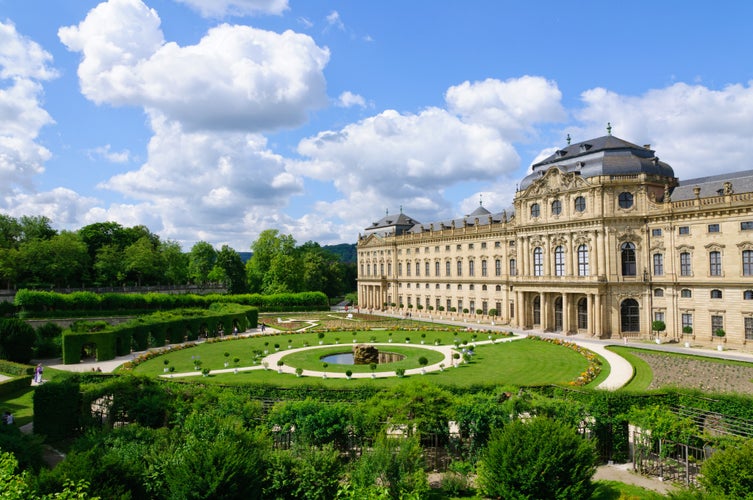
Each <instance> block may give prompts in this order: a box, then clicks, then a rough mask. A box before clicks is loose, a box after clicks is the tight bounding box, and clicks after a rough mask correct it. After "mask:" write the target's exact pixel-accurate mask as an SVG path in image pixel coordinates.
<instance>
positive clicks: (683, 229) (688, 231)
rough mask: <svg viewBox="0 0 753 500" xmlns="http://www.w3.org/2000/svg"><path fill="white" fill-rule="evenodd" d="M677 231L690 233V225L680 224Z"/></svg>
mask: <svg viewBox="0 0 753 500" xmlns="http://www.w3.org/2000/svg"><path fill="white" fill-rule="evenodd" d="M677 231H678V233H679V234H690V226H680V227H678V228H677Z"/></svg>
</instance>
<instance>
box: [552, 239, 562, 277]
mask: <svg viewBox="0 0 753 500" xmlns="http://www.w3.org/2000/svg"><path fill="white" fill-rule="evenodd" d="M554 275H555V276H564V275H565V249H564V248H562V246H561V245H560V246H558V247H556V248H555V249H554Z"/></svg>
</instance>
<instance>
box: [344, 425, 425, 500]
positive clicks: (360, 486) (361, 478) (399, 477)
mask: <svg viewBox="0 0 753 500" xmlns="http://www.w3.org/2000/svg"><path fill="white" fill-rule="evenodd" d="M351 486H352V488H353V490H352V492H351V495H350V496H349V497H348V498H353V499H360V498H425V497H426V495H427V494H428V492H429V484H428V481H427V479H426V473H425V472H424V460H423V450H422V448H421V444H420V442H419V440H418V438H416V437H415V436H414V437H411V438H406V439H390V438H385V437H382V438H380V439H378V440H377V441H376V442H375V443H374V446H373V447H372V448H371V449H370V450H368V451H365V452H364V453H363V455H361V459H360V460H359V461H358V462H357V463H356V465H355V467H354V470H353V472H352V474H351Z"/></svg>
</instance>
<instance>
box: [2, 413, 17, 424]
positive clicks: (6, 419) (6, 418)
mask: <svg viewBox="0 0 753 500" xmlns="http://www.w3.org/2000/svg"><path fill="white" fill-rule="evenodd" d="M14 422H15V420H14V419H13V414H12V413H11V412H10V411H7V410H6V411H5V413H3V423H4V424H6V425H13V423H14Z"/></svg>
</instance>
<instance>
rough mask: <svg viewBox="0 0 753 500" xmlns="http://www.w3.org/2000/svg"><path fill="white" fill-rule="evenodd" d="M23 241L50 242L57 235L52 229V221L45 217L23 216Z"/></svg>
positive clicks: (21, 222) (21, 223)
mask: <svg viewBox="0 0 753 500" xmlns="http://www.w3.org/2000/svg"><path fill="white" fill-rule="evenodd" d="M20 225H21V241H22V242H25V241H31V240H49V239H50V238H52V237H53V236H55V235H56V234H57V231H55V230H54V229H53V228H52V221H50V219H49V218H47V217H45V216H43V215H36V216H31V215H23V216H21V221H20Z"/></svg>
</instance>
